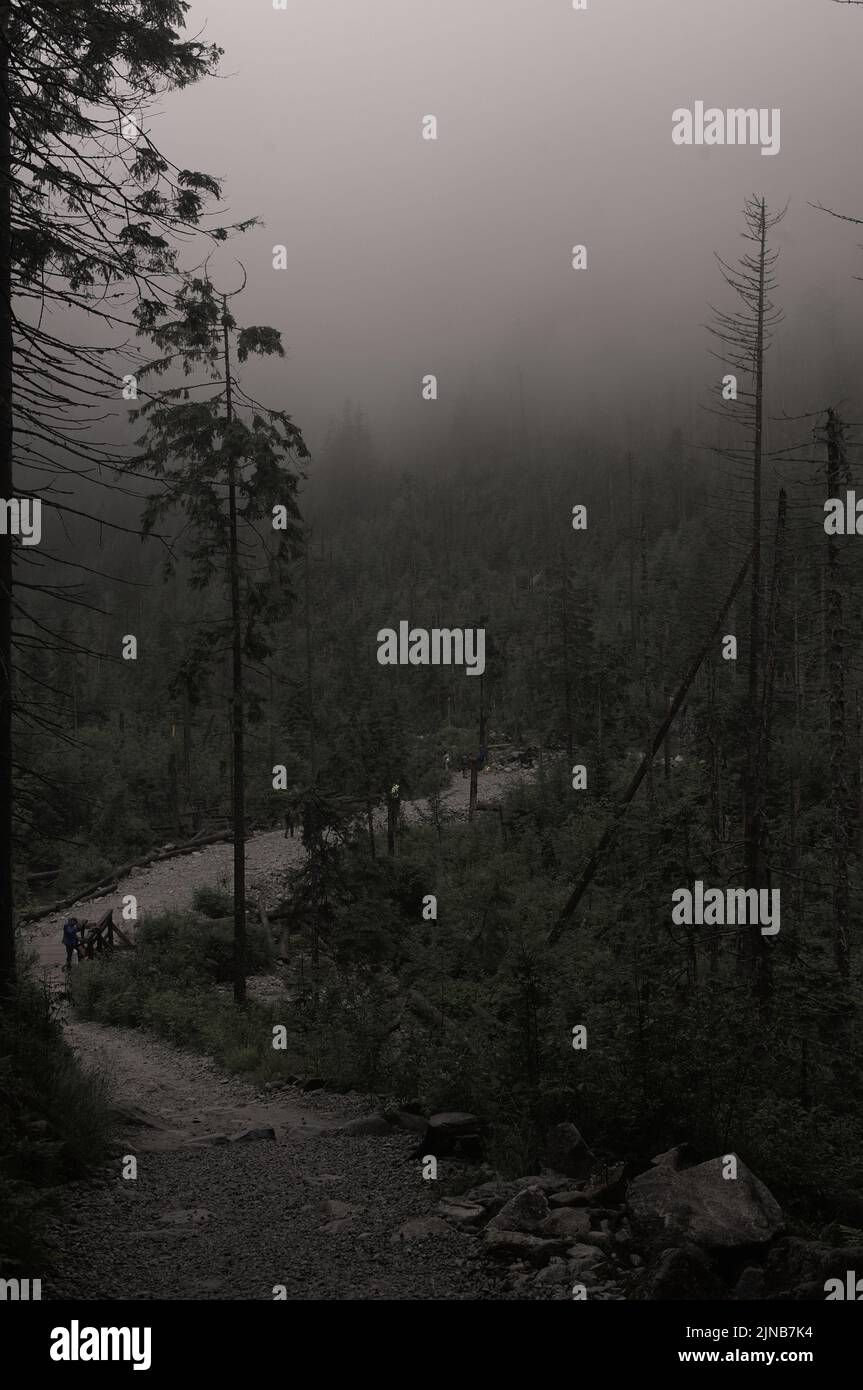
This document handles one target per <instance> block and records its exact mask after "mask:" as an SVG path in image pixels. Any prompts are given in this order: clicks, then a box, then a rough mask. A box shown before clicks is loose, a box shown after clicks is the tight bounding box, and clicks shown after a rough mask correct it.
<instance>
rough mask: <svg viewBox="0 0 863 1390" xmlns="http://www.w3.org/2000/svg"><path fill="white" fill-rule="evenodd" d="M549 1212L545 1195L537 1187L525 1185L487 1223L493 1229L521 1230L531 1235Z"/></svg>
mask: <svg viewBox="0 0 863 1390" xmlns="http://www.w3.org/2000/svg"><path fill="white" fill-rule="evenodd" d="M548 1214H549V1208H548V1201H547V1199H546V1195H545V1193H544V1192H542V1191H541V1190H540V1189H539V1188H538V1187H526V1188H524V1190H523V1191H522V1192H517V1193H516V1195H515V1196H514V1197H510V1199H509V1201H508V1202H506V1203H504V1205H503V1206H502V1207H501V1209H500V1211H499V1212H498V1214H497V1216H493V1217H492V1219H491V1221H490V1222H489V1223H488V1229H489V1230H493V1231H523V1232H524V1233H525V1234H527V1235H533V1234H534V1233H535V1232H536V1231H537V1229H538V1227H539V1226H540V1225H541V1224H542V1222H543V1221H544V1220H545V1219H546V1217H547V1216H548Z"/></svg>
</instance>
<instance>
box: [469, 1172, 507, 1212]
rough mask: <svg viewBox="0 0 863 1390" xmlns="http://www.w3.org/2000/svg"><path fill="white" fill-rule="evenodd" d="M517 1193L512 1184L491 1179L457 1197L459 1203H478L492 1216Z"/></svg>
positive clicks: (498, 1179) (499, 1179)
mask: <svg viewBox="0 0 863 1390" xmlns="http://www.w3.org/2000/svg"><path fill="white" fill-rule="evenodd" d="M517 1192H518V1187H517V1185H516V1184H515V1183H514V1182H504V1180H503V1178H493V1179H491V1180H490V1181H489V1182H482V1183H480V1184H479V1185H478V1186H477V1187H472V1188H471V1189H470V1191H469V1192H464V1193H462V1195H461V1196H460V1197H459V1199H458V1200H459V1201H460V1202H478V1203H479V1205H480V1206H481V1207H482V1208H483V1210H484V1211H486V1212H488V1213H491V1215H494V1213H495V1212H498V1211H500V1209H501V1207H502V1206H503V1204H504V1202H508V1201H509V1199H510V1197H514V1196H515V1194H516V1193H517Z"/></svg>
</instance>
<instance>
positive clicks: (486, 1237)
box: [481, 1227, 567, 1266]
mask: <svg viewBox="0 0 863 1390" xmlns="http://www.w3.org/2000/svg"><path fill="white" fill-rule="evenodd" d="M566 1247H567V1241H565V1240H543V1239H542V1237H540V1236H531V1235H528V1234H527V1232H526V1231H493V1230H490V1229H489V1228H488V1227H486V1229H485V1231H484V1233H483V1237H482V1247H481V1253H482V1254H484V1255H488V1256H490V1257H492V1258H498V1259H507V1260H514V1259H518V1260H527V1261H528V1262H529V1263H530V1264H532V1265H534V1266H540V1265H545V1264H548V1261H549V1260H550V1259H551V1257H552V1255H562V1254H563V1252H564V1251H565V1250H566Z"/></svg>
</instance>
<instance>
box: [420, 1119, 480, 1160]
mask: <svg viewBox="0 0 863 1390" xmlns="http://www.w3.org/2000/svg"><path fill="white" fill-rule="evenodd" d="M482 1128H483V1126H482V1121H481V1120H480V1119H479V1118H478V1117H477V1116H476V1115H468V1114H465V1113H464V1112H463V1111H461V1110H443V1111H441V1112H440V1113H439V1114H437V1115H432V1116H430V1117H429V1121H428V1124H427V1125H426V1130H425V1135H424V1137H423V1139H422V1143H421V1145H420V1147H421V1149H422V1152H423V1153H424V1154H433V1155H434V1156H435V1157H436V1158H479V1157H481V1154H482Z"/></svg>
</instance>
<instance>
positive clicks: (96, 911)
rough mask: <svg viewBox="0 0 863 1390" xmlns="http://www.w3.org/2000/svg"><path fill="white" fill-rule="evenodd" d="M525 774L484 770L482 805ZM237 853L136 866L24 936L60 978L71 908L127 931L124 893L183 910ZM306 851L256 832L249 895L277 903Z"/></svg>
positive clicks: (154, 909) (451, 809) (460, 801)
mask: <svg viewBox="0 0 863 1390" xmlns="http://www.w3.org/2000/svg"><path fill="white" fill-rule="evenodd" d="M525 775H526V774H524V773H520V772H499V771H489V772H482V773H480V775H479V804H480V806H482V805H483V804H486V805H493V804H494V803H495V802H497V801H498V800H499V798H500V796H501V794H502V792H503V791H504V790H505V789H506V788H508V787H511V786H513V785H516V784H517V783H518V782H519V781H521V780H522V779H523V778H524V777H525ZM527 775H528V776H529V774H527ZM469 787H470V783H469V782H468V780H467V779H466V778H462V777H461V776H460V775H459V774H457V775H456V776H455V777H454V778H453V780H452V785H451V786H450V789H449V791H448V792H447V793H445V795H444V798H443V804H444V812H445V814H449V815H463V814H465V813H466V811H467V804H468V792H469ZM402 809H403V814H404V817H405V819H406V820H407V821H416V820H419V819H426V818H428V815H429V811H428V804H427V802H425V801H406V802H404V804H403V808H402ZM233 852H234V851H233V846H232V845H231V844H218V845H205V846H204V848H203V849H199V850H195V851H193V853H191V854H184V855H180V856H178V858H176V859H168V860H166V861H165V862H164V863H161V864H151V865H150V866H149V867H148V868H143V869H133V870H132V872H131V873H130V874H129V875H128V877H127V878H124V879H122V880H121V881H120V882H119V883H118V885H117V889H116V892H114V893H111V894H108V895H106V896H105V897H102V898H82V899H81V900H80V901H79V902H77V903H76V904H75V906H74V907H73V908H68V909H67V911H66V912H55V913H51V914H49V915H48V916H47V917H42V918H40V919H39V921H38V922H36V923H33V924H32V925H31V926H29V927H27V928H25V929H24V933H23V935H24V940H25V942H27V943H28V944H29V945H30V947H31V948H32V949H33V950H34V951H35V952H36V955H37V957H38V960H39V964H40V967H41V968H42V969H43V970H44V971H46V972H47V975H48V977H49V979H51V980H52V981H53V982H56V981H57V980H58V978H59V977H58V974H57V972H59V971H60V970H62V967H63V965H64V963H65V960H66V953H65V951H64V949H63V945H62V942H61V939H60V938H61V932H62V923H63V918H64V917H65V916H67V915H68V914H69V913H74V915H75V916H76V917H81V918H84V919H85V920H89V921H94V920H96V919H97V918H99V917H101V916H102V914H103V912H107V910H108V908H113V909H114V920H115V921H116V922H119V923H121V924H122V925H124V928H125V929H126V930H129V929H130V928H129V925H128V924H125V923H124V922H123V917H122V906H123V898H124V896H126V895H128V894H133V895H134V896H135V898H136V899H137V903H138V915H139V917H141V918H143V917H146V916H147V915H152V914H154V913H159V912H167V911H173V910H180V911H182V910H183V909H184V908H188V907H189V906H190V905H191V902H192V896H193V894H194V892H195V889H196V888H203V887H218V886H220V885H221V886H224V887H225V888H226V890H227V891H230V885H231V878H232V863H233ZM302 853H303V849H302V843H301V841H300V838H299V835H297V836H295V837H294V838H293V839H291V838H290V837H288V838H287V839H285V836H284V832H283V831H281V830H271V831H265V832H264V833H263V834H259V835H253V836H252V837H251V839H250V840H249V841H248V844H247V845H246V885H247V891H248V894H249V897H250V898H254V899H258V900H260V901H261V902H262V903H263V904H264V906H265V907H266V906H271V905H272V904H274V903H276V902H278V901H279V900H280V898H281V897H282V894H283V892H284V889H285V886H286V882H287V876H288V873H289V871H290V870H291V869H292V868H293V867H294V866H295V865H296V864H297V863H298V862H299V861H300V859H301V858H302Z"/></svg>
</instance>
